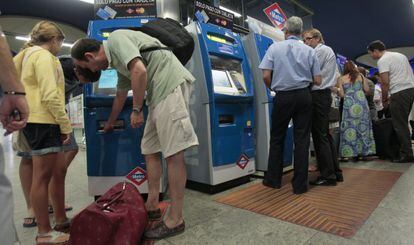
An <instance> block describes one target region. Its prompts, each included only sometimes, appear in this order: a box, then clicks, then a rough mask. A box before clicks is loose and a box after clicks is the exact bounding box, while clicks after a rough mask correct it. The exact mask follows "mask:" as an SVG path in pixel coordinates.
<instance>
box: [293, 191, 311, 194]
mask: <svg viewBox="0 0 414 245" xmlns="http://www.w3.org/2000/svg"><path fill="white" fill-rule="evenodd" d="M307 191H308V190H293V194H295V195H300V194H303V193H306V192H307Z"/></svg>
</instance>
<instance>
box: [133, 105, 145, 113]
mask: <svg viewBox="0 0 414 245" xmlns="http://www.w3.org/2000/svg"><path fill="white" fill-rule="evenodd" d="M143 108H144V107H143V106H141V107H134V108H132V112H135V113H140V112H142V109H143Z"/></svg>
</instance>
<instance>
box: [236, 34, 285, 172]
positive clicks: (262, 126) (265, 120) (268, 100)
mask: <svg viewBox="0 0 414 245" xmlns="http://www.w3.org/2000/svg"><path fill="white" fill-rule="evenodd" d="M243 43H244V46H245V48H246V53H247V55H248V58H249V62H250V65H251V70H252V74H253V80H254V82H253V84H254V92H255V117H256V127H255V134H256V140H257V144H256V168H257V170H259V171H267V164H268V157H269V146H270V130H271V127H272V110H273V99H274V97H275V92H273V91H271V90H270V89H269V88H267V87H266V85H265V83H264V81H263V73H262V70H261V69H259V65H260V62H261V61H262V59H263V57H264V56H265V54H266V51H267V49H268V48H269V47H270V45H272V44H273V40H272V39H270V38H268V37H266V36H263V35H260V34H257V33H254V32H250V34H249V35H247V36H245V37H244V38H243ZM292 158H293V125H292V123H290V124H289V127H288V131H287V134H286V139H285V145H284V150H283V166H284V169H285V170H287V169H289V166H291V165H292V160H293V159H292Z"/></svg>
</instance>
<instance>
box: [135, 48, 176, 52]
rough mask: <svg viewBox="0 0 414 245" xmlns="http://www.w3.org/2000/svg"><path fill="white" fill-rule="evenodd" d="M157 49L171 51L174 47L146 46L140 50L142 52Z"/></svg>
mask: <svg viewBox="0 0 414 245" xmlns="http://www.w3.org/2000/svg"><path fill="white" fill-rule="evenodd" d="M155 50H170V51H172V49H171V48H169V47H150V48H145V49H143V50H140V52H141V53H147V52H152V51H155Z"/></svg>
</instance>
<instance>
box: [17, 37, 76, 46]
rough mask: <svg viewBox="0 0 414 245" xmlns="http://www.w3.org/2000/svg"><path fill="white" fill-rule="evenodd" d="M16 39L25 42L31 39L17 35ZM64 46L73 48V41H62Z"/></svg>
mask: <svg viewBox="0 0 414 245" xmlns="http://www.w3.org/2000/svg"><path fill="white" fill-rule="evenodd" d="M16 39H17V40H20V41H25V42H27V41H30V38H29V37H25V36H16ZM62 46H64V47H69V48H72V47H73V43H62Z"/></svg>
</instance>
